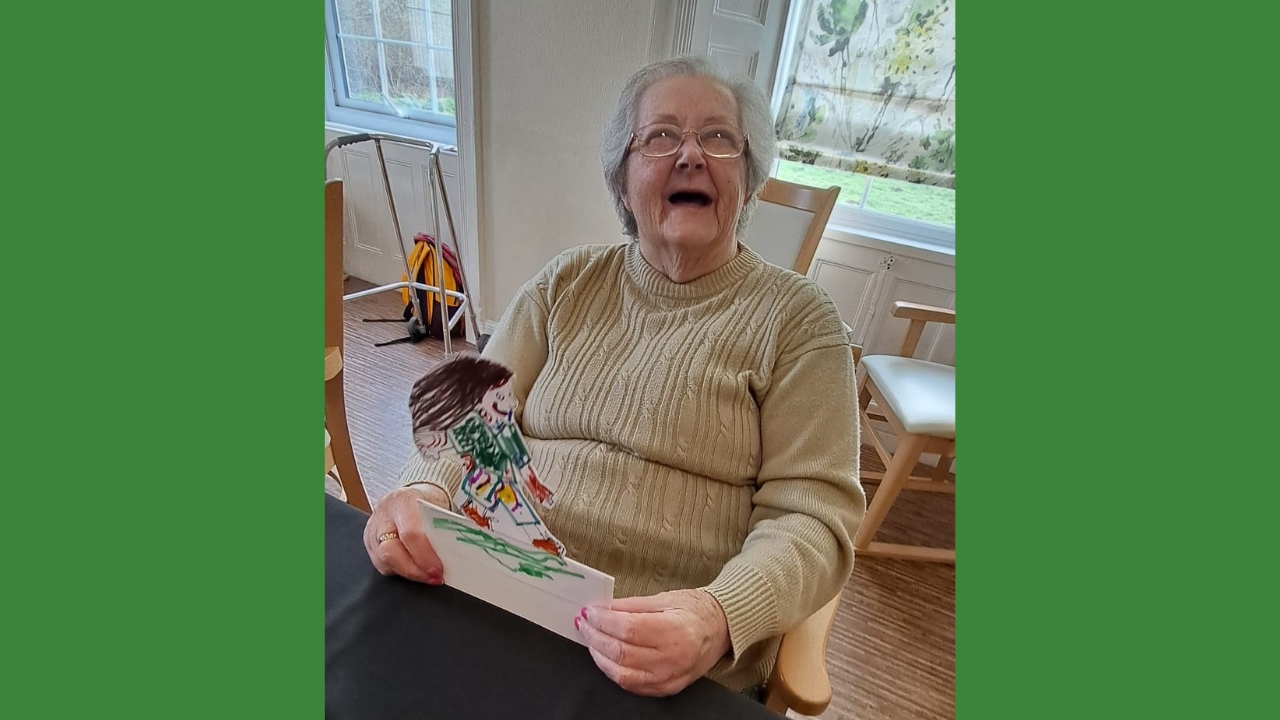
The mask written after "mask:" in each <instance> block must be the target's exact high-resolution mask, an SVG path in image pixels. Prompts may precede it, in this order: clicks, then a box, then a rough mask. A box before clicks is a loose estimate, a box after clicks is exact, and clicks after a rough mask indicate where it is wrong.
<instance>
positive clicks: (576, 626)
mask: <svg viewBox="0 0 1280 720" xmlns="http://www.w3.org/2000/svg"><path fill="white" fill-rule="evenodd" d="M580 622H582V618H580V617H577V616H575V617H574V618H573V629H574V630H581V629H582V628H580V627H578V623H580Z"/></svg>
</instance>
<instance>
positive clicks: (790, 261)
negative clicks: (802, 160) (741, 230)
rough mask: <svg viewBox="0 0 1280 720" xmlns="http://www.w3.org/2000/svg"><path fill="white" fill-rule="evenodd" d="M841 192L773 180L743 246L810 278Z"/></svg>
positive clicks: (758, 207) (833, 188)
mask: <svg viewBox="0 0 1280 720" xmlns="http://www.w3.org/2000/svg"><path fill="white" fill-rule="evenodd" d="M839 196H840V188H838V187H834V186H833V187H829V188H827V189H826V190H819V189H818V188H812V187H809V186H807V185H797V184H796V183H792V182H787V181H786V180H779V179H777V178H769V181H768V182H766V183H765V185H764V189H763V190H761V191H760V202H759V204H757V205H756V211H755V216H754V217H753V218H752V220H751V227H749V228H748V229H747V234H746V237H745V238H744V239H743V241H742V242H743V244H744V245H746V246H747V247H749V248H751V249H752V250H754V251H756V252H757V253H759V254H760V256H761V257H763V258H764V259H765V260H767V261H769V262H770V263H773V264H774V265H777V266H779V267H784V268H791V269H792V270H795V271H796V272H798V273H800V274H801V275H805V274H808V272H809V264H810V263H812V262H813V254H814V253H815V252H817V251H818V242H819V241H820V240H822V231H823V230H825V229H826V227H827V221H828V220H829V219H831V211H832V210H833V209H834V208H835V206H836V199H837V198H838V197H839Z"/></svg>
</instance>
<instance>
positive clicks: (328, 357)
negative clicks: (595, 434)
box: [313, 347, 342, 382]
mask: <svg viewBox="0 0 1280 720" xmlns="http://www.w3.org/2000/svg"><path fill="white" fill-rule="evenodd" d="M313 357H314V356H313ZM340 372H342V351H341V350H339V349H338V348H336V347H327V348H325V349H324V380H325V382H329V381H330V380H332V379H334V378H335V377H337V376H338V373H340Z"/></svg>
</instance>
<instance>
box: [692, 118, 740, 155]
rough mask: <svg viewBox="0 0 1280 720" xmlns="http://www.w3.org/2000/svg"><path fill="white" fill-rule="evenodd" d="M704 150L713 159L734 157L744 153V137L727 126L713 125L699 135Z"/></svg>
mask: <svg viewBox="0 0 1280 720" xmlns="http://www.w3.org/2000/svg"><path fill="white" fill-rule="evenodd" d="M698 140H700V141H701V142H702V149H703V151H705V152H706V153H707V154H708V155H711V156H713V157H734V156H736V155H738V154H739V153H741V152H742V142H743V141H742V135H740V134H739V133H738V131H737V130H734V129H733V128H731V127H728V126H725V125H712V126H711V127H706V128H703V129H702V131H701V132H700V133H698Z"/></svg>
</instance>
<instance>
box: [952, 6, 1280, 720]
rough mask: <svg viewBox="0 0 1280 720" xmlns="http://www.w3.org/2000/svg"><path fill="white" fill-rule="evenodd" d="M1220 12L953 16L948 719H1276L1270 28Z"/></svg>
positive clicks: (1072, 9)
mask: <svg viewBox="0 0 1280 720" xmlns="http://www.w3.org/2000/svg"><path fill="white" fill-rule="evenodd" d="M1223 10H1225V7H1223V8H1219V7H1216V6H1215V7H1214V8H1195V7H1193V6H1189V5H1188V6H1171V5H1166V4H1158V3H1143V4H1141V5H1140V6H1135V5H1125V4H1111V5H1105V6H1090V7H1085V6H1071V5H1062V4H1035V3H1031V4H1028V3H1021V4H1015V5H1009V4H1006V3H982V2H967V3H965V4H964V7H963V8H962V9H961V10H959V12H960V13H961V17H962V18H963V19H962V20H961V21H960V23H959V28H960V29H959V30H958V35H959V37H958V43H959V45H958V48H957V49H958V57H959V58H961V60H960V64H961V65H963V66H964V70H963V71H961V72H962V73H963V78H962V79H961V80H960V83H961V87H962V88H963V89H962V91H961V92H962V93H963V95H964V99H963V107H962V108H960V110H959V118H960V121H959V122H960V124H961V126H962V127H963V130H962V132H961V134H962V135H963V137H964V139H963V141H962V147H961V148H960V149H959V153H960V156H961V157H960V165H961V168H962V170H961V176H962V177H961V186H960V188H959V189H958V192H959V196H958V202H957V214H958V216H957V230H958V233H957V235H958V238H957V245H958V255H957V257H958V263H957V266H958V267H957V271H958V296H959V298H960V299H961V305H962V306H963V311H964V317H963V319H962V320H961V321H960V324H959V325H958V330H957V344H958V353H959V356H960V358H961V360H960V367H961V368H962V370H961V371H960V382H959V401H958V402H959V407H960V415H961V416H962V417H963V421H962V422H963V424H964V425H965V427H966V428H969V429H968V430H967V431H966V432H965V434H964V439H963V440H962V445H963V449H962V451H961V453H960V455H961V457H963V463H964V466H965V471H966V474H965V481H964V483H963V484H964V487H963V489H961V490H960V492H959V494H958V495H957V512H958V523H957V527H958V530H957V536H958V537H957V541H958V548H959V558H960V560H959V566H958V573H957V590H956V594H957V604H956V617H957V624H956V630H957V633H956V643H957V658H956V667H957V677H956V680H957V683H956V685H957V697H956V702H957V711H958V716H959V717H960V718H989V717H1000V718H1005V717H1008V718H1086V717H1089V718H1092V717H1125V718H1130V717H1133V718H1137V717H1142V718H1148V717H1149V718H1166V717H1195V718H1205V717H1262V716H1264V715H1271V714H1274V713H1275V705H1276V703H1275V701H1274V699H1273V698H1267V697H1266V692H1265V690H1264V688H1265V687H1268V686H1270V685H1271V681H1272V680H1273V677H1271V674H1272V673H1271V672H1270V669H1272V668H1274V667H1275V659H1274V657H1273V652H1274V648H1275V641H1276V622H1275V619H1274V618H1275V615H1276V613H1275V610H1274V605H1275V602H1274V598H1275V592H1274V590H1273V589H1271V588H1270V587H1267V586H1268V585H1270V584H1271V581H1270V576H1271V575H1272V574H1273V573H1274V568H1275V567H1276V561H1275V558H1274V554H1273V552H1271V551H1270V550H1266V552H1267V553H1268V555H1269V557H1268V558H1267V559H1258V560H1255V559H1253V558H1250V557H1249V555H1250V554H1251V553H1252V552H1256V551H1259V550H1264V549H1268V548H1269V549H1274V548H1275V546H1276V542H1275V540H1274V537H1273V533H1272V531H1271V530H1270V528H1271V527H1273V526H1274V508H1275V507H1276V506H1277V504H1276V485H1277V482H1276V473H1275V471H1274V469H1271V468H1270V465H1271V463H1268V462H1267V459H1266V456H1267V455H1268V454H1270V452H1269V451H1268V448H1269V447H1270V444H1269V443H1266V442H1264V440H1263V438H1264V437H1265V436H1266V432H1267V431H1268V430H1269V429H1271V427H1273V426H1274V422H1273V421H1271V420H1268V419H1267V418H1270V417H1271V416H1272V412H1273V408H1272V403H1273V402H1274V397H1275V395H1274V391H1272V392H1271V393H1270V395H1269V396H1263V395H1262V394H1261V391H1262V388H1263V387H1265V386H1266V385H1267V384H1268V382H1267V381H1266V378H1270V377H1271V376H1273V375H1274V370H1273V369H1272V368H1270V367H1268V365H1270V363H1269V362H1267V361H1268V360H1269V357H1267V356H1266V354H1265V353H1261V352H1259V350H1260V348H1261V347H1263V346H1264V345H1265V344H1266V343H1268V342H1269V337H1268V336H1269V335H1271V334H1273V333H1272V331H1271V329H1270V328H1271V327H1272V326H1274V322H1269V323H1265V322H1258V321H1256V320H1255V319H1253V318H1251V317H1250V315H1251V312H1250V311H1251V310H1252V309H1254V308H1255V307H1256V308H1260V309H1265V308H1268V307H1270V306H1271V305H1273V304H1274V301H1273V300H1269V299H1263V294H1264V293H1265V291H1266V290H1267V289H1268V288H1270V287H1273V286H1274V285H1275V280H1274V279H1273V278H1271V277H1268V276H1269V275H1272V274H1274V268H1275V264H1274V262H1272V260H1271V258H1273V257H1274V251H1273V250H1271V247H1272V246H1274V240H1273V238H1274V237H1275V236H1276V229H1275V222H1274V219H1273V214H1274V205H1275V202H1274V200H1275V191H1274V188H1275V182H1274V179H1272V178H1271V172H1270V167H1271V163H1269V162H1267V161H1266V160H1265V159H1264V158H1267V157H1269V158H1272V159H1273V158H1274V156H1275V153H1274V150H1273V149H1272V148H1274V139H1273V138H1274V135H1275V133H1274V130H1273V129H1272V128H1271V125H1272V124H1273V122H1272V120H1271V118H1272V116H1273V115H1274V113H1273V112H1269V111H1262V110H1261V108H1262V107H1264V106H1268V105H1270V104H1273V103H1269V102H1264V101H1260V100H1259V96H1258V93H1259V92H1260V89H1261V88H1263V87H1270V86H1274V84H1275V83H1274V78H1269V77H1268V78H1264V77H1262V76H1270V75H1273V74H1274V72H1273V70H1272V68H1274V66H1275V63H1274V58H1273V57H1272V56H1273V55H1274V52H1273V51H1272V50H1270V48H1273V47H1274V45H1275V42H1274V33H1275V29H1276V22H1275V16H1276V12H1275V10H1274V9H1272V7H1271V6H1269V7H1267V8H1266V9H1261V10H1258V9H1255V8H1250V9H1248V10H1242V11H1241V12H1231V11H1227V12H1225V13H1224V12H1222V11H1223ZM1259 71H1260V72H1261V75H1258V74H1255V73H1258V72H1259ZM1251 75H1253V76H1252V77H1251ZM1268 92H1269V91H1268ZM1264 94H1266V93H1264ZM1255 106H1256V111H1255ZM1258 212H1264V213H1266V214H1267V215H1268V216H1270V217H1268V218H1267V219H1266V220H1259V221H1251V220H1250V219H1249V218H1248V215H1249V214H1250V213H1258ZM1220 253H1221V254H1220ZM1252 298H1257V299H1259V300H1260V303H1259V304H1258V305H1256V306H1253V307H1251V299H1252ZM1268 312H1269V311H1268ZM1260 381H1261V382H1260ZM1269 384H1270V385H1271V386H1272V387H1274V382H1270V383H1269ZM1263 397H1266V399H1262V398H1263ZM1250 417H1252V418H1253V419H1248V420H1247V419H1246V418H1250ZM1234 453H1240V454H1239V455H1234V456H1233V454H1234Z"/></svg>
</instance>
